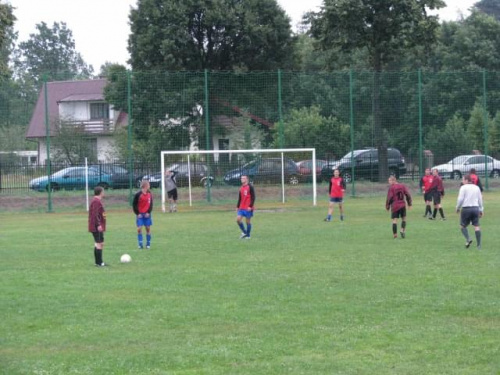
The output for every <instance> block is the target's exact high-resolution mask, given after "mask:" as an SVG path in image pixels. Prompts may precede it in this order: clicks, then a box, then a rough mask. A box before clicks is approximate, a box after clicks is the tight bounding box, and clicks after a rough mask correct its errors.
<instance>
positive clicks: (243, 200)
mask: <svg viewBox="0 0 500 375" xmlns="http://www.w3.org/2000/svg"><path fill="white" fill-rule="evenodd" d="M254 204H255V190H254V188H253V186H252V185H250V184H249V183H248V176H245V175H243V176H241V187H240V192H239V195H238V203H237V205H236V208H237V209H238V214H237V216H236V223H238V226H239V227H240V229H241V236H240V238H241V239H243V238H245V239H248V240H249V239H250V232H251V230H252V223H251V219H252V216H253V211H254V208H255V207H254ZM243 218H245V222H246V224H247V228H246V229H245V226H244V225H243V223H242V220H243Z"/></svg>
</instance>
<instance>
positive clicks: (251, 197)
mask: <svg viewBox="0 0 500 375" xmlns="http://www.w3.org/2000/svg"><path fill="white" fill-rule="evenodd" d="M254 204H255V189H254V188H253V185H250V208H251V209H252V210H253V206H254Z"/></svg>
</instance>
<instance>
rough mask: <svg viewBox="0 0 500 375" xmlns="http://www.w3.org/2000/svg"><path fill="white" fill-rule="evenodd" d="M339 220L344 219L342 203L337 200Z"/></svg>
mask: <svg viewBox="0 0 500 375" xmlns="http://www.w3.org/2000/svg"><path fill="white" fill-rule="evenodd" d="M339 212H340V221H344V204H343V203H342V202H339Z"/></svg>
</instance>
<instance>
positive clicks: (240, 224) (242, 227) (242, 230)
mask: <svg viewBox="0 0 500 375" xmlns="http://www.w3.org/2000/svg"><path fill="white" fill-rule="evenodd" d="M238 226H239V227H240V229H241V233H245V234H246V233H247V231H246V230H245V226H244V225H243V223H238Z"/></svg>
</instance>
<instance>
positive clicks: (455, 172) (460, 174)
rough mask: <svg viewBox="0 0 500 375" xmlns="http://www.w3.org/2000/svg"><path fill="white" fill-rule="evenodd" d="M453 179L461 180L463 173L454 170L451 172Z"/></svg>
mask: <svg viewBox="0 0 500 375" xmlns="http://www.w3.org/2000/svg"><path fill="white" fill-rule="evenodd" d="M451 179H452V180H461V179H462V173H460V172H459V171H454V172H452V173H451Z"/></svg>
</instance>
